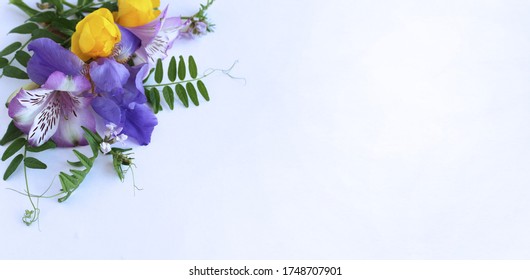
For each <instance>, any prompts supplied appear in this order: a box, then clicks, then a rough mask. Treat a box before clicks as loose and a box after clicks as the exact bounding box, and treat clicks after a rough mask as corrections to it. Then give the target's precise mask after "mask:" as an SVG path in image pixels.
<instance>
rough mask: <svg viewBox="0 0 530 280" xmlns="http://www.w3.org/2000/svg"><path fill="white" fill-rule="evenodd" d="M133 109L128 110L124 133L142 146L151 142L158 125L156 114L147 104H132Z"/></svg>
mask: <svg viewBox="0 0 530 280" xmlns="http://www.w3.org/2000/svg"><path fill="white" fill-rule="evenodd" d="M132 105H133V106H132V107H133V108H131V109H128V110H126V113H125V114H126V116H125V124H124V126H123V131H122V132H123V133H124V134H126V135H128V136H129V137H132V138H134V139H136V141H138V144H140V145H147V144H149V143H150V142H151V134H152V133H153V130H154V128H155V126H156V125H157V124H158V120H157V119H156V116H155V114H154V113H153V111H151V109H150V108H149V107H148V106H147V104H136V105H134V104H132Z"/></svg>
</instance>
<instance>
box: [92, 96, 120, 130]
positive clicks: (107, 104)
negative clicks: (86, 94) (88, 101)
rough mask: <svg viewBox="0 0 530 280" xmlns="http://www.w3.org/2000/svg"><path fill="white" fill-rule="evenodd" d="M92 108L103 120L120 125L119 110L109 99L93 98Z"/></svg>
mask: <svg viewBox="0 0 530 280" xmlns="http://www.w3.org/2000/svg"><path fill="white" fill-rule="evenodd" d="M92 108H93V109H94V111H95V112H96V113H97V114H98V115H100V116H101V117H102V118H103V119H105V120H107V121H109V122H111V123H115V124H120V123H121V109H120V107H119V106H118V104H116V102H115V101H114V100H112V99H111V98H108V97H96V98H94V100H92Z"/></svg>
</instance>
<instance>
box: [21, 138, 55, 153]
mask: <svg viewBox="0 0 530 280" xmlns="http://www.w3.org/2000/svg"><path fill="white" fill-rule="evenodd" d="M56 147H57V144H55V142H53V141H52V140H49V141H48V142H46V143H44V144H42V145H40V146H38V147H33V146H29V145H28V146H27V147H26V151H28V152H32V153H39V152H42V151H46V150H49V149H54V148H56Z"/></svg>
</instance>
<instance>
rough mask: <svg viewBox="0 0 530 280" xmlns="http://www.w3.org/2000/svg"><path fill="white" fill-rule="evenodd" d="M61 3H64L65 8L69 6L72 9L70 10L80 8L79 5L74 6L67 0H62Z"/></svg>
mask: <svg viewBox="0 0 530 280" xmlns="http://www.w3.org/2000/svg"><path fill="white" fill-rule="evenodd" d="M61 2H62V3H63V4H64V5H65V6H68V7H70V8H78V7H77V5H74V4H72V3H70V2H68V1H66V0H62V1H61Z"/></svg>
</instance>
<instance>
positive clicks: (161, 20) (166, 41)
mask: <svg viewBox="0 0 530 280" xmlns="http://www.w3.org/2000/svg"><path fill="white" fill-rule="evenodd" d="M166 12H167V7H166V8H165V9H164V11H162V13H160V15H159V16H158V17H157V18H156V19H155V20H153V21H151V22H150V23H148V24H145V25H142V26H138V27H132V28H129V30H130V31H131V32H132V33H134V34H135V35H136V36H137V37H138V38H140V39H141V40H142V47H141V48H139V49H138V51H137V52H136V54H137V55H138V57H137V59H136V60H135V62H137V63H145V62H147V63H149V64H154V63H155V62H156V60H157V59H158V58H165V57H167V50H168V49H169V48H170V47H171V46H172V45H173V41H175V39H176V38H177V36H178V30H179V27H180V25H181V24H180V21H179V18H167V19H166Z"/></svg>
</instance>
